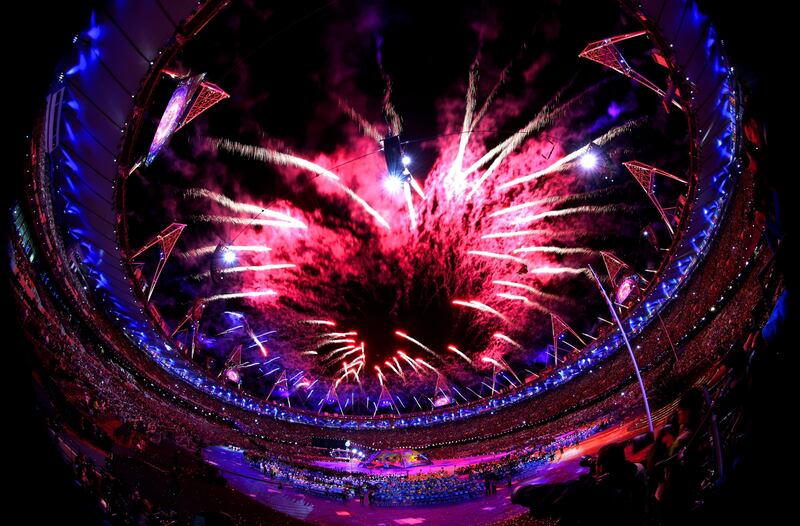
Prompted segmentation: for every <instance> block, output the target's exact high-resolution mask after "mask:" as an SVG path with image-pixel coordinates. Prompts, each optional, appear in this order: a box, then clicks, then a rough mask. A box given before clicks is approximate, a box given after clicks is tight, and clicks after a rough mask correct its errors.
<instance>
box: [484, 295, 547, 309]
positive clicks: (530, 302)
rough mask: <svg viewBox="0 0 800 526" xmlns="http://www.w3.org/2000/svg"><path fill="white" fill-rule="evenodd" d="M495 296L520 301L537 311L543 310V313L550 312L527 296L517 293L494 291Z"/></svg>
mask: <svg viewBox="0 0 800 526" xmlns="http://www.w3.org/2000/svg"><path fill="white" fill-rule="evenodd" d="M495 296H497V297H498V298H503V299H505V300H510V301H521V302H523V303H524V304H525V305H527V306H528V307H531V308H533V309H536V310H538V311H539V312H543V313H545V314H549V313H550V310H549V309H547V308H545V307H543V306H542V305H540V304H539V303H536V302H535V301H533V300H531V299H530V298H528V297H527V296H521V295H519V294H508V293H506V292H497V293H495Z"/></svg>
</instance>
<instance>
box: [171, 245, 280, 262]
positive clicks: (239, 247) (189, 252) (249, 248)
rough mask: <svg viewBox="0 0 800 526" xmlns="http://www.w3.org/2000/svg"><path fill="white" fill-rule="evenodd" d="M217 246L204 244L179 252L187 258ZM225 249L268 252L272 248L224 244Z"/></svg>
mask: <svg viewBox="0 0 800 526" xmlns="http://www.w3.org/2000/svg"><path fill="white" fill-rule="evenodd" d="M217 247H218V245H206V246H203V247H200V248H195V249H192V250H187V251H186V252H184V253H183V254H181V256H182V257H184V258H187V259H188V258H197V257H202V256H208V255H210V254H213V253H214V252H216V251H217ZM225 250H231V251H233V252H270V251H271V250H272V249H271V248H269V247H263V246H258V245H225Z"/></svg>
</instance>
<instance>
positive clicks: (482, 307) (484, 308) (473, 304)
mask: <svg viewBox="0 0 800 526" xmlns="http://www.w3.org/2000/svg"><path fill="white" fill-rule="evenodd" d="M452 303H453V305H460V306H462V307H469V308H471V309H475V310H479V311H481V312H488V313H489V314H492V315H494V316H496V317H498V318H500V319H501V320H503V321H504V322H506V323H508V318H506V317H505V316H504V315H503V314H501V313H499V312H497V311H496V310H494V309H493V308H491V307H490V306H488V305H486V304H485V303H481V302H480V301H476V300H469V301H465V300H453V301H452Z"/></svg>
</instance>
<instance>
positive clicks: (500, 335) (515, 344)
mask: <svg viewBox="0 0 800 526" xmlns="http://www.w3.org/2000/svg"><path fill="white" fill-rule="evenodd" d="M492 338H495V339H496V340H500V341H504V342H506V343H508V344H510V345H512V346H513V347H516V348H517V349H519V350H521V351H524V350H525V347H523V346H522V344H521V343H519V342H518V341H516V340H514V339H512V338H509V337H508V336H506V335H505V334H503V333H501V332H496V333H494V334H492Z"/></svg>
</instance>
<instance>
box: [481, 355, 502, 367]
mask: <svg viewBox="0 0 800 526" xmlns="http://www.w3.org/2000/svg"><path fill="white" fill-rule="evenodd" d="M481 361H482V362H484V363H490V364H492V365H494V366H495V367H497V368H498V369H505V367H504V366H503V364H501V363H500V362H498V361H497V360H495V359H494V358H489V357H488V356H484V357H483V358H481Z"/></svg>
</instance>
